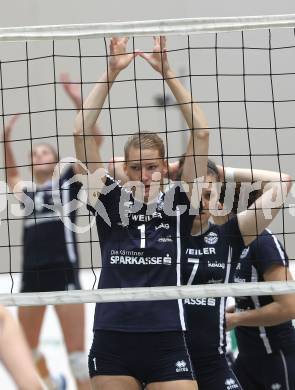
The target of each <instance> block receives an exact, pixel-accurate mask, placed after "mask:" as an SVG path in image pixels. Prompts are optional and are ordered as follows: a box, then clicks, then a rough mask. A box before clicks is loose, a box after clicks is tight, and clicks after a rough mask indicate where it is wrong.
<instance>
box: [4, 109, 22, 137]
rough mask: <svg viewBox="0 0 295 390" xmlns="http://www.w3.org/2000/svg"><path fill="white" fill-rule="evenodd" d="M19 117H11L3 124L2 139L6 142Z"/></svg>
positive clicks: (17, 115)
mask: <svg viewBox="0 0 295 390" xmlns="http://www.w3.org/2000/svg"><path fill="white" fill-rule="evenodd" d="M19 117H20V115H19V114H15V115H12V117H11V118H10V119H9V121H8V122H7V123H6V124H5V126H4V131H3V139H5V140H6V141H7V140H9V139H10V136H11V132H12V130H13V128H14V125H15V122H16V121H17V120H18V118H19Z"/></svg>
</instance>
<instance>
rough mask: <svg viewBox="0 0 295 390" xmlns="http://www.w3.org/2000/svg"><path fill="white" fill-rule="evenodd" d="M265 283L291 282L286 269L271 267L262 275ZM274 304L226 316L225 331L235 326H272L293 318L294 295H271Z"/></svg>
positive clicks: (294, 311)
mask: <svg viewBox="0 0 295 390" xmlns="http://www.w3.org/2000/svg"><path fill="white" fill-rule="evenodd" d="M263 277H264V280H265V281H266V282H272V281H286V280H293V278H292V275H291V273H290V271H289V269H288V268H286V267H284V266H281V265H273V266H272V267H270V268H269V269H268V270H267V271H266V272H265V273H264V274H263ZM273 299H274V302H272V303H269V304H268V305H265V306H263V307H260V308H258V309H253V310H246V311H242V312H232V313H227V314H226V327H227V330H231V329H233V328H236V327H237V326H274V325H278V324H280V323H282V322H285V321H289V320H292V319H294V318H295V294H286V295H273Z"/></svg>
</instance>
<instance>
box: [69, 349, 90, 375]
mask: <svg viewBox="0 0 295 390" xmlns="http://www.w3.org/2000/svg"><path fill="white" fill-rule="evenodd" d="M69 364H70V367H71V371H72V374H73V376H74V378H75V379H77V380H79V381H83V380H86V379H89V373H88V366H87V356H86V354H85V352H84V351H76V352H71V353H70V354H69Z"/></svg>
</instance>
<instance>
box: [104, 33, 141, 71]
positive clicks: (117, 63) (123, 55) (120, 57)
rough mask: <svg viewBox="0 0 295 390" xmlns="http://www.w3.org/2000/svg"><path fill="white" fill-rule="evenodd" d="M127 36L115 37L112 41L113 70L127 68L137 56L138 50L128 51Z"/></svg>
mask: <svg viewBox="0 0 295 390" xmlns="http://www.w3.org/2000/svg"><path fill="white" fill-rule="evenodd" d="M128 40H129V38H127V37H122V38H121V37H113V38H112V39H111V42H110V59H109V68H110V70H111V71H114V72H120V71H121V70H123V69H125V68H126V67H127V66H128V65H129V64H130V62H131V61H132V60H133V59H134V57H136V56H137V54H138V52H134V53H133V52H132V53H128V51H127V43H128Z"/></svg>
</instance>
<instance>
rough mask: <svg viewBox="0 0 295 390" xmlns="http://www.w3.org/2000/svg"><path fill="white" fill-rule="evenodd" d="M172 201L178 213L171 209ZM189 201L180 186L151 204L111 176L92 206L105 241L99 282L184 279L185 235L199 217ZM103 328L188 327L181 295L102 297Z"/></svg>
mask: <svg viewBox="0 0 295 390" xmlns="http://www.w3.org/2000/svg"><path fill="white" fill-rule="evenodd" d="M169 204H170V205H172V207H171V210H172V209H173V213H171V212H169V213H168V212H167V208H166V207H167V206H168V207H169V208H170V206H169ZM183 207H184V208H185V209H186V211H185V212H183V213H182V211H183V210H180V208H183ZM189 207H190V205H189V200H188V198H187V196H186V194H185V193H184V192H182V191H181V189H180V187H177V186H173V187H171V188H170V189H169V190H168V191H166V192H165V193H160V194H159V197H158V199H157V200H155V201H154V202H152V203H150V204H148V205H147V204H142V203H139V202H138V201H137V200H136V199H135V198H134V197H133V194H132V192H130V191H127V190H126V189H125V188H123V187H121V186H120V185H119V184H118V183H117V182H115V181H114V180H113V179H112V178H110V177H109V176H107V179H106V183H105V187H104V189H103V191H102V193H101V194H100V196H99V199H98V203H97V205H96V207H95V209H93V208H91V207H90V210H92V212H93V213H95V214H96V223H97V231H98V236H99V240H100V247H101V258H102V270H101V276H100V280H99V286H98V288H102V289H103V288H121V287H122V288H124V287H151V286H175V285H180V272H181V271H180V256H181V241H182V236H183V235H184V234H188V232H189V231H190V229H191V225H192V221H193V218H194V216H191V215H189ZM168 214H169V215H168ZM172 214H173V215H172ZM180 214H181V215H180ZM98 329H102V330H114V331H125V332H161V331H170V330H171V331H172V330H173V331H174V330H184V329H185V322H184V317H183V306H182V301H181V300H175V301H169V300H168V301H151V302H149V301H146V302H117V303H98V304H97V305H96V312H95V319H94V330H98Z"/></svg>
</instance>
